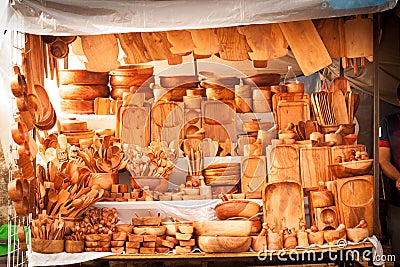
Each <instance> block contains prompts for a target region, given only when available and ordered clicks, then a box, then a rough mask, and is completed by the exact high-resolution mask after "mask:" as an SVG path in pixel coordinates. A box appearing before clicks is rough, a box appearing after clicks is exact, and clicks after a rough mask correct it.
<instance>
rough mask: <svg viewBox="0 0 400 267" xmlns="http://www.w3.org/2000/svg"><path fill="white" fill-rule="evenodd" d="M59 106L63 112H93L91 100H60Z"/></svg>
mask: <svg viewBox="0 0 400 267" xmlns="http://www.w3.org/2000/svg"><path fill="white" fill-rule="evenodd" d="M60 108H61V111H62V112H64V113H72V114H93V113H94V101H93V100H65V99H62V100H60Z"/></svg>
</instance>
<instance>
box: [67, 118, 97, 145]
mask: <svg viewBox="0 0 400 267" xmlns="http://www.w3.org/2000/svg"><path fill="white" fill-rule="evenodd" d="M60 133H61V134H64V135H66V137H67V142H68V143H69V144H71V145H76V146H81V145H82V146H90V145H91V144H92V143H93V136H94V131H93V130H88V128H87V123H86V122H85V121H81V120H76V119H75V118H69V119H67V120H64V121H61V122H60Z"/></svg>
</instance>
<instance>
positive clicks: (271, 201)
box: [263, 181, 305, 231]
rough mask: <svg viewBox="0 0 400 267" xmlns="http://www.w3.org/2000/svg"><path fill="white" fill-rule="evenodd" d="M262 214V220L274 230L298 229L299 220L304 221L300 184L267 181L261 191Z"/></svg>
mask: <svg viewBox="0 0 400 267" xmlns="http://www.w3.org/2000/svg"><path fill="white" fill-rule="evenodd" d="M263 214H264V215H263V216H264V222H266V223H267V224H268V226H269V227H271V228H272V227H275V230H276V231H280V230H282V229H283V228H286V227H287V228H289V229H290V228H295V229H299V221H300V220H303V221H305V215H304V198H303V188H302V187H301V184H300V183H298V182H295V181H280V182H274V183H268V184H267V185H266V187H265V189H264V191H263Z"/></svg>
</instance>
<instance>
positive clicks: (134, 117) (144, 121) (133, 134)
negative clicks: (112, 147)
mask: <svg viewBox="0 0 400 267" xmlns="http://www.w3.org/2000/svg"><path fill="white" fill-rule="evenodd" d="M120 115H121V119H120V127H121V137H120V138H121V143H123V144H135V145H139V146H141V147H146V146H148V145H149V144H150V108H149V107H129V108H123V111H122V113H121V114H120Z"/></svg>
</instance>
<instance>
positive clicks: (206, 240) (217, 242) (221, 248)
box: [197, 236, 251, 253]
mask: <svg viewBox="0 0 400 267" xmlns="http://www.w3.org/2000/svg"><path fill="white" fill-rule="evenodd" d="M197 243H198V245H199V247H200V249H201V250H202V251H204V252H206V253H239V252H245V251H247V250H248V249H249V248H250V245H251V237H250V236H199V237H198V239H197Z"/></svg>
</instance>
